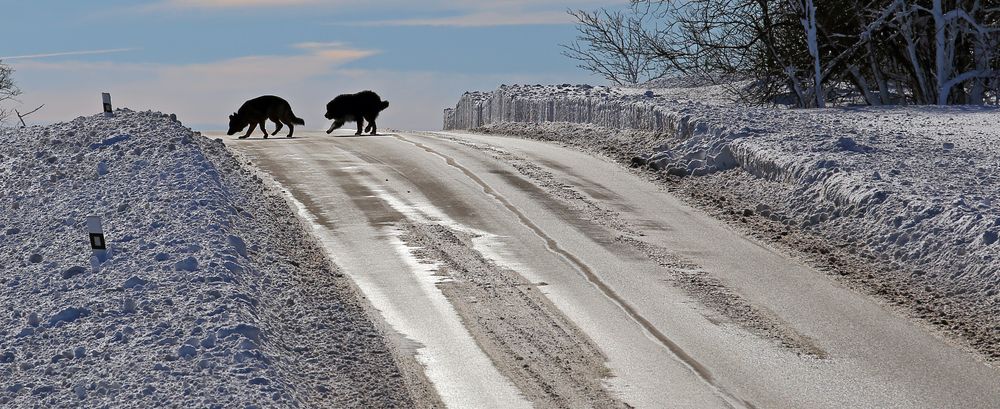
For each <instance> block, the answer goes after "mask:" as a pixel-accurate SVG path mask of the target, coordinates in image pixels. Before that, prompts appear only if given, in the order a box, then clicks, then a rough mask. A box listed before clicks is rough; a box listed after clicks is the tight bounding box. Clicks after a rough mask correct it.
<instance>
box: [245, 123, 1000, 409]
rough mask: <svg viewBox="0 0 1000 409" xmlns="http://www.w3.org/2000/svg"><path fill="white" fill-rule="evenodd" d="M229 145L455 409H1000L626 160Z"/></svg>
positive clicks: (329, 143) (921, 336) (420, 146)
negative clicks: (626, 165) (273, 189)
mask: <svg viewBox="0 0 1000 409" xmlns="http://www.w3.org/2000/svg"><path fill="white" fill-rule="evenodd" d="M226 138H227V139H226V144H227V145H228V146H229V147H231V148H234V149H235V150H237V151H239V152H242V153H243V154H245V155H246V156H247V158H248V159H249V160H251V161H252V162H253V163H254V164H256V165H257V166H258V167H259V168H261V169H262V170H263V171H265V172H266V173H267V174H269V175H270V177H271V178H273V180H274V181H275V182H277V183H278V184H279V185H280V186H281V188H282V189H284V190H285V191H286V194H287V195H288V197H289V198H290V199H292V201H293V203H294V204H295V205H296V206H298V207H299V212H300V214H301V215H302V216H303V218H304V219H305V220H307V221H308V222H309V223H311V224H312V226H313V228H314V229H315V233H316V234H317V236H318V237H320V239H321V240H322V241H323V243H324V245H325V246H326V249H327V250H328V252H329V254H330V256H331V258H332V259H333V260H334V262H335V263H337V264H338V265H340V266H341V267H342V269H343V270H344V272H345V273H346V274H348V275H349V276H350V277H351V278H352V279H353V280H354V281H355V282H356V283H357V286H358V288H359V289H360V290H361V292H362V293H363V294H364V296H365V297H366V298H367V299H368V300H369V301H370V303H371V305H372V306H373V307H374V308H375V309H376V310H377V311H378V313H379V314H380V315H381V319H383V320H384V322H385V323H386V324H387V326H388V327H390V328H391V329H392V330H393V331H394V332H395V333H394V334H393V336H394V337H395V338H396V342H397V343H398V344H399V345H402V346H403V348H404V351H405V353H406V354H410V355H411V357H412V358H413V359H414V360H415V361H416V362H418V363H419V364H420V365H419V366H418V367H419V368H421V370H422V371H423V375H424V376H425V377H426V380H427V381H428V382H429V383H430V384H431V385H432V387H433V390H434V391H435V392H436V395H437V398H439V399H440V401H441V402H443V403H444V404H446V405H447V406H449V407H502V408H509V407H530V406H535V407H581V406H594V407H614V406H624V405H631V406H634V407H695V408H708V407H760V408H792V407H798V408H843V407H858V408H860V407H879V408H890V407H899V408H920V407H925V408H945V407H956V408H991V407H992V408H995V407H998V406H1000V371H998V370H996V369H994V368H992V367H990V366H988V365H987V364H985V363H983V362H982V361H980V360H978V359H977V358H976V357H975V356H974V355H972V354H970V353H967V352H965V351H963V350H962V349H960V348H959V347H956V346H954V345H951V344H950V343H949V342H947V341H946V340H944V339H942V338H941V337H939V336H937V335H935V334H932V333H931V332H930V331H928V330H926V329H925V328H923V327H921V326H920V325H918V324H917V323H915V322H914V321H911V320H909V319H907V318H905V317H901V316H898V315H896V314H894V313H893V312H891V311H889V310H887V309H886V308H884V307H883V306H881V305H880V304H879V303H878V302H876V301H874V300H871V299H869V298H868V297H866V296H863V295H861V294H858V293H856V292H853V291H851V290H849V289H847V288H845V287H844V286H842V285H840V284H838V283H837V282H836V281H833V280H832V279H831V278H829V277H828V276H827V275H825V274H824V273H821V272H818V271H815V270H813V269H811V268H809V267H807V266H805V265H803V264H802V263H800V262H799V261H797V260H795V259H792V258H790V257H788V256H786V255H783V254H781V253H780V252H778V251H776V250H774V249H772V248H770V247H769V246H767V245H765V244H762V243H760V242H757V241H755V240H753V239H751V238H747V237H745V236H743V235H741V234H739V233H737V232H735V231H733V230H731V229H729V228H727V227H726V226H725V225H724V224H722V223H720V222H718V221H716V220H714V219H712V218H711V217H709V216H708V215H706V214H705V213H703V212H701V211H699V210H697V209H694V208H691V207H689V206H686V205H685V204H683V203H682V202H681V201H680V200H678V199H677V198H675V197H673V196H672V195H670V194H669V193H667V192H666V191H664V190H663V189H662V188H660V187H658V186H657V185H655V184H654V183H651V182H649V181H646V180H644V179H642V178H641V177H638V176H636V175H633V174H632V173H630V172H629V171H627V170H626V169H623V168H621V167H620V166H619V165H617V164H614V163H611V162H609V161H606V160H603V159H599V158H595V157H593V156H590V155H587V154H584V153H581V152H578V151H575V150H571V149H568V148H563V147H560V146H558V145H555V144H550V143H545V142H538V141H529V140H523V139H516V138H506V137H499V136H483V135H470V134H460V133H425V132H387V133H385V134H384V135H379V136H358V137H355V136H353V135H352V134H347V133H335V134H334V135H326V134H323V133H312V132H300V133H297V134H296V137H295V138H291V139H286V138H283V137H280V136H279V137H272V138H271V139H268V140H263V139H261V138H260V137H259V136H257V135H255V136H254V137H252V138H251V139H245V140H236V139H231V138H230V137H226Z"/></svg>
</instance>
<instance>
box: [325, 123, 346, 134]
mask: <svg viewBox="0 0 1000 409" xmlns="http://www.w3.org/2000/svg"><path fill="white" fill-rule="evenodd" d="M342 126H344V121H341V120H336V121H333V123H332V124H330V129H327V130H326V133H330V132H333V130H334V129H337V128H340V127H342Z"/></svg>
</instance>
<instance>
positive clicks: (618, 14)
mask: <svg viewBox="0 0 1000 409" xmlns="http://www.w3.org/2000/svg"><path fill="white" fill-rule="evenodd" d="M569 14H570V15H572V16H573V17H575V18H576V19H577V21H578V22H579V24H578V25H577V32H578V37H577V41H575V42H573V43H570V44H564V45H563V46H562V47H563V55H565V56H567V57H569V58H572V59H574V60H577V61H579V62H580V65H579V67H580V68H583V69H585V70H587V71H590V72H593V73H595V74H598V75H601V76H603V77H604V78H606V79H607V80H609V81H611V82H613V83H615V84H617V85H632V84H638V83H641V82H646V81H651V80H654V79H658V78H661V77H663V76H664V75H665V74H666V72H665V71H664V70H663V69H661V68H660V67H659V66H658V65H657V64H656V62H655V61H653V59H651V58H650V57H649V53H648V48H649V47H648V46H647V45H646V43H645V41H644V39H643V36H642V25H643V24H644V23H645V22H646V21H645V20H644V18H643V16H641V15H639V16H635V15H626V13H625V12H623V11H620V10H617V11H612V10H608V9H600V10H596V11H592V12H587V11H583V10H570V11H569Z"/></svg>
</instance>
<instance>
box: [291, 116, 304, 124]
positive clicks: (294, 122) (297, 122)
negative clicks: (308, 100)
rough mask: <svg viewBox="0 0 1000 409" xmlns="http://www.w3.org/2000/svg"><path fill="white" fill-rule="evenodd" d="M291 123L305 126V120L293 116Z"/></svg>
mask: <svg viewBox="0 0 1000 409" xmlns="http://www.w3.org/2000/svg"><path fill="white" fill-rule="evenodd" d="M292 123H293V124H295V125H303V126H304V125H305V124H306V120H305V119H302V118H299V117H296V116H295V115H292Z"/></svg>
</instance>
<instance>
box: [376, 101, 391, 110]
mask: <svg viewBox="0 0 1000 409" xmlns="http://www.w3.org/2000/svg"><path fill="white" fill-rule="evenodd" d="M388 107H389V101H382V105H380V106H379V109H378V110H379V111H384V110H385V109H386V108H388Z"/></svg>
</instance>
